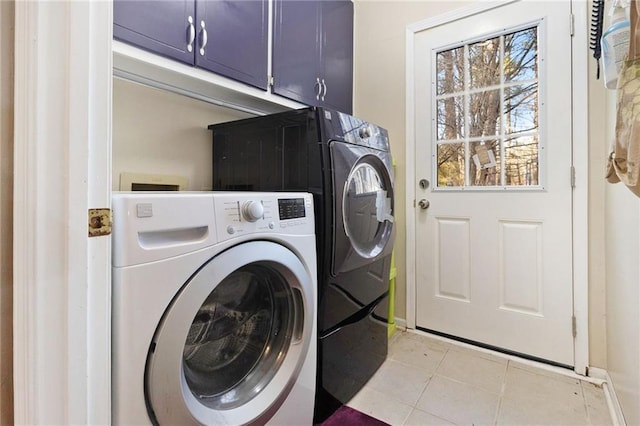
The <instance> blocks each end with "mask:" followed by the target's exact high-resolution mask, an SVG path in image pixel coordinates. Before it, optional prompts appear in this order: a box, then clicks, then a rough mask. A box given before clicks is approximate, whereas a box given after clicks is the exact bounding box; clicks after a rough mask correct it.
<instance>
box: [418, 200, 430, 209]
mask: <svg viewBox="0 0 640 426" xmlns="http://www.w3.org/2000/svg"><path fill="white" fill-rule="evenodd" d="M429 204H430V203H429V200H425V199H424V198H423V199H422V200H420V201H418V205H419V206H420V208H421V209H422V210H426V209H428V208H429Z"/></svg>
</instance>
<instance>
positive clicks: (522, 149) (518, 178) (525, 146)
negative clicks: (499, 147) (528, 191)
mask: <svg viewBox="0 0 640 426" xmlns="http://www.w3.org/2000/svg"><path fill="white" fill-rule="evenodd" d="M504 156H505V165H504V167H505V175H506V176H505V179H506V182H505V184H506V185H538V137H537V136H523V137H516V138H513V139H510V140H508V141H506V142H505V145H504Z"/></svg>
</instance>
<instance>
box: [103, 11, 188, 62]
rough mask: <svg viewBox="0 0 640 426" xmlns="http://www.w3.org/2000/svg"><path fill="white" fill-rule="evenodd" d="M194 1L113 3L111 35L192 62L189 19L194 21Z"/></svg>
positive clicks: (155, 51)
mask: <svg viewBox="0 0 640 426" xmlns="http://www.w3.org/2000/svg"><path fill="white" fill-rule="evenodd" d="M194 12H195V7H194V2H193V0H185V1H177V0H171V1H131V0H114V2H113V37H114V38H116V39H118V40H122V41H125V42H127V43H130V44H133V45H135V46H138V47H141V48H143V49H146V50H149V51H151V52H154V53H158V54H160V55H164V56H167V57H169V58H173V59H177V60H179V61H182V62H186V63H188V64H193V49H191V50H189V41H190V38H191V36H193V37H195V31H194V32H193V33H192V32H191V24H190V23H189V20H190V19H191V21H193V20H194V17H195V13H194Z"/></svg>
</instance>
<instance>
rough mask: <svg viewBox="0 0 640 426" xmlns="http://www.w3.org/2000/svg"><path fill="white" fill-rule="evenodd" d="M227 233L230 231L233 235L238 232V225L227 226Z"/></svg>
mask: <svg viewBox="0 0 640 426" xmlns="http://www.w3.org/2000/svg"><path fill="white" fill-rule="evenodd" d="M227 233H228V234H229V235H233V234H235V233H236V227H235V226H232V225H229V226H227Z"/></svg>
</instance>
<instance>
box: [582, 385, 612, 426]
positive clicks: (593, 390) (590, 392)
mask: <svg viewBox="0 0 640 426" xmlns="http://www.w3.org/2000/svg"><path fill="white" fill-rule="evenodd" d="M581 383H582V391H583V392H584V399H585V402H586V404H587V414H588V416H589V423H590V424H592V425H602V426H605V425H612V424H613V421H612V420H611V415H610V414H609V407H608V406H607V401H606V399H605V396H604V391H603V390H602V386H597V385H594V384H593V383H589V382H584V381H583V382H581Z"/></svg>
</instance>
